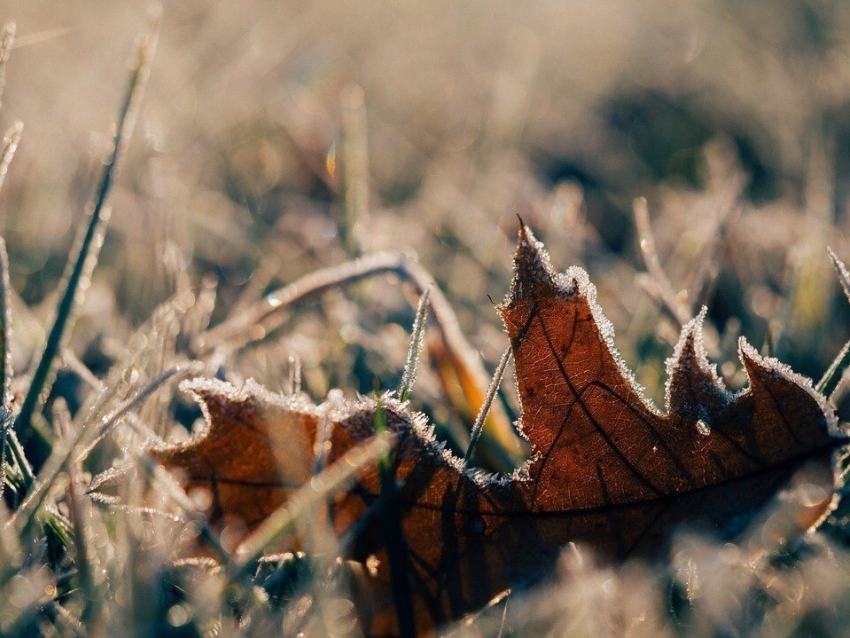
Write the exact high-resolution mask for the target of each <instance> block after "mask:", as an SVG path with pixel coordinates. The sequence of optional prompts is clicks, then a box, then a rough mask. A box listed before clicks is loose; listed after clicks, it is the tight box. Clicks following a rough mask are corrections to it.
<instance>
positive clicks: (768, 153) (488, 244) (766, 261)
mask: <svg viewBox="0 0 850 638" xmlns="http://www.w3.org/2000/svg"><path fill="white" fill-rule="evenodd" d="M0 9H2V10H0V17H3V18H11V19H14V20H15V21H16V22H17V26H18V31H17V39H16V44H15V49H14V51H13V52H12V56H11V59H10V63H9V65H8V74H7V75H8V77H7V85H6V91H5V95H4V104H3V109H2V111H0V125H2V126H3V127H5V126H7V125H9V124H11V122H12V121H13V120H15V119H21V120H23V121H24V123H25V131H24V135H23V140H22V143H21V146H20V149H19V151H18V154H17V156H16V158H15V161H14V163H13V165H12V168H11V170H10V174H9V179H8V182H7V185H6V187H5V188H4V190H3V192H2V194H0V228H2V231H3V234H4V236H5V237H6V240H7V243H8V245H9V251H10V255H11V272H12V284H13V287H14V288H15V289H16V290H18V291H20V295H21V297H22V299H23V301H24V302H25V303H26V304H27V305H29V306H30V311H31V313H32V314H31V317H28V315H27V314H24V313H23V312H17V313H15V317H16V324H15V326H16V332H15V334H16V340H17V341H21V344H18V345H17V347H16V349H15V356H16V358H17V359H18V360H17V361H16V363H17V368H18V369H23V368H26V367H27V366H28V364H29V362H30V360H31V358H32V357H33V356H34V353H35V354H37V351H38V347H39V345H38V344H39V343H40V342H41V340H43V332H42V328H41V326H43V325H44V324H45V323H46V322H47V320H48V319H49V316H50V312H51V310H52V308H53V306H54V305H55V292H54V291H55V288H56V284H57V282H58V280H59V278H60V276H61V273H62V268H63V265H64V262H65V258H66V255H67V253H68V250H69V246H70V245H71V242H72V238H73V235H74V232H75V231H76V228H77V227H78V225H79V223H80V221H81V220H82V211H83V208H84V204H85V202H86V200H87V199H88V197H89V195H90V193H91V189H92V187H93V184H94V181H95V179H96V175H97V171H98V165H99V163H100V161H101V160H100V158H101V157H102V156H103V151H104V149H105V148H108V146H109V143H110V139H109V135H108V134H109V130H110V128H109V127H110V126H111V124H112V122H113V118H114V113H115V105H116V104H117V103H118V102H119V99H120V94H121V91H122V90H123V87H124V78H125V77H126V74H127V69H128V64H129V57H130V49H131V47H130V43H131V42H132V41H133V38H134V36H135V34H136V32H137V31H138V29H139V26H140V25H141V24H143V23H144V21H145V16H146V12H147V7H146V6H145V5H144V4H139V3H136V2H110V3H103V2H98V1H95V0H75V1H73V2H63V3H56V2H48V1H45V0H4V1H3V2H2V4H0ZM849 27H850V5H846V4H844V3H838V2H826V1H818V0H807V1H800V0H797V1H790V0H788V1H767V0H764V1H753V2H748V3H737V2H728V1H722V0H697V1H695V2H689V3H677V4H671V3H664V2H625V1H618V0H615V1H612V2H606V3H604V4H600V3H597V4H591V3H585V2H578V1H570V2H566V1H563V0H561V1H557V2H556V1H540V2H535V3H513V2H507V1H501V0H499V1H495V2H492V1H491V2H483V1H479V0H464V1H462V2H457V1H455V2H448V1H444V0H429V1H428V2H409V1H406V0H386V1H383V2H373V1H371V0H366V1H361V2H346V1H343V2H340V1H338V0H336V1H328V0H315V1H313V2H309V3H298V2H274V1H266V0H243V1H241V2H238V3H236V2H218V3H203V2H185V1H184V2H166V3H164V21H163V27H162V32H161V37H160V45H159V52H158V54H157V57H156V60H155V62H154V66H153V69H152V76H151V83H150V87H149V90H148V94H147V97H146V99H145V103H144V105H143V109H142V112H141V115H140V125H139V127H138V133H137V135H136V138H135V139H134V140H133V142H132V145H131V149H130V154H129V157H128V162H127V166H126V167H125V170H124V172H123V175H122V178H121V180H120V182H119V184H118V186H117V189H116V192H115V197H114V200H113V209H114V214H113V218H112V223H111V230H110V233H109V235H108V236H107V239H106V245H105V246H104V251H103V255H102V257H101V262H100V265H99V267H98V270H97V271H96V274H95V277H94V281H93V282H92V290H91V291H89V294H88V296H87V299H86V303H85V307H84V308H83V310H82V320H81V321H79V322H78V323H77V325H76V329H75V334H74V337H73V342H72V343H71V344H70V345H71V347H72V349H74V350H75V351H76V352H82V353H85V354H84V356H83V358H84V361H85V362H86V363H87V364H88V365H89V366H90V367H91V368H92V369H93V370H94V371H95V372H101V371H105V370H106V368H107V366H108V364H109V363H110V362H111V361H113V360H115V359H117V358H119V357H120V351H121V348H122V347H123V346H124V345H125V343H126V339H127V335H129V334H130V332H131V330H132V328H133V327H135V326H138V325H139V324H140V323H141V322H142V321H143V320H145V319H146V318H147V317H148V316H149V315H150V313H151V312H152V310H153V309H154V308H155V307H156V305H157V304H158V303H159V302H161V301H162V300H163V299H165V298H166V297H168V296H169V295H170V294H172V292H173V290H174V287H175V285H176V281H177V280H178V279H180V278H181V277H182V278H185V277H187V276H188V277H189V279H190V280H191V281H192V282H193V283H194V285H198V284H199V283H200V282H201V280H202V278H204V277H206V281H207V284H208V285H210V286H211V285H213V284H212V281H213V279H212V278H215V280H216V281H217V285H218V297H217V304H216V310H215V313H214V316H213V321H214V322H215V321H218V320H221V319H223V318H224V317H226V316H228V315H229V314H230V313H231V311H232V309H233V308H234V307H235V306H239V304H240V303H242V304H244V303H245V302H246V300H248V299H252V298H255V297H256V296H257V295H258V294H259V293H260V292H263V291H267V290H270V289H272V288H273V287H276V286H278V285H281V284H284V283H288V282H291V281H293V280H296V279H297V278H298V277H299V276H301V275H304V274H307V273H309V272H312V271H314V270H316V269H317V268H320V267H325V266H331V265H335V264H339V263H342V262H344V261H346V260H347V259H349V258H351V257H354V256H357V255H358V254H361V253H364V252H365V253H369V252H374V251H377V250H383V249H394V250H400V251H403V252H406V253H408V254H410V255H412V256H415V257H416V258H418V260H419V261H420V262H421V263H422V264H423V265H424V266H425V267H426V268H427V269H429V270H430V271H431V272H432V273H433V274H434V276H435V277H436V279H437V281H438V283H439V285H440V287H441V288H442V289H443V290H445V291H446V293H447V295H448V297H449V299H450V301H451V302H452V304H453V305H454V307H455V308H456V310H457V312H458V314H459V316H460V320H461V325H462V328H463V330H464V332H465V333H466V334H467V336H468V337H469V339H470V340H471V342H472V343H473V345H474V346H475V347H476V348H477V349H480V351H481V352H482V355H483V357H484V359H485V361H486V362H487V366H488V369H492V368H493V367H494V366H495V364H496V361H497V360H498V357H499V353H500V352H501V351H502V349H503V348H504V346H505V339H504V337H503V336H502V334H501V326H500V323H499V320H498V317H497V314H496V313H495V312H494V311H493V310H492V308H491V305H490V302H489V301H488V299H487V295H490V296H491V297H493V298H494V299H497V300H498V299H500V298H501V296H502V295H503V294H504V293H505V292H506V291H507V288H508V285H509V278H510V254H511V251H512V248H513V244H514V237H515V231H516V228H517V221H516V215H517V214H520V215H522V216H523V218H524V219H525V220H526V222H527V223H529V225H530V226H531V227H532V228H534V229H535V231H536V232H537V233H538V236H540V237H541V239H543V240H544V241H545V242H546V244H547V246H548V248H549V249H550V251H551V252H552V254H553V258H554V261H555V263H556V264H557V265H558V267H559V268H565V267H567V266H568V265H571V264H581V265H584V266H585V267H586V268H588V270H589V272H590V275H591V279H592V280H593V281H594V282H595V283H596V284H597V285H598V287H599V288H600V300H601V303H602V306H603V308H604V310H605V312H606V313H607V314H608V316H609V318H610V319H611V320H612V322H613V323H614V326H615V328H616V329H617V334H618V341H617V343H618V346H619V348H620V349H621V351H622V352H623V354H624V356H625V358H626V360H627V361H628V363H629V364H630V366H631V367H632V368H633V369H636V371H637V376H638V379H639V381H641V382H642V383H643V384H644V385H645V386H646V387H647V390H648V392H649V394H650V395H652V396H653V397H654V398H655V399H656V401H661V400H663V383H664V366H663V362H664V359H665V358H666V357H667V356H669V354H670V352H671V343H672V342H674V341H675V338H676V335H677V333H678V326H677V325H676V321H674V320H672V319H671V318H670V316H669V315H670V312H666V313H665V312H664V308H663V307H662V305H660V304H659V303H657V302H656V299H655V298H656V297H657V296H658V295H655V296H653V295H652V294H650V293H651V292H652V290H651V287H652V286H651V282H649V283H647V281H646V280H643V284H642V283H641V281H642V280H641V279H640V277H639V276H638V274H639V273H640V272H641V271H642V270H643V265H642V263H641V259H640V252H639V246H638V240H637V236H636V232H635V225H634V220H633V217H632V212H631V208H632V200H633V199H634V198H636V197H639V196H646V197H647V198H648V202H649V211H650V216H651V223H652V225H653V228H654V232H655V235H656V237H655V241H656V243H657V246H658V253H659V256H660V258H661V262H662V263H663V266H664V269H665V271H666V273H667V276H668V277H669V279H670V280H671V282H672V289H673V292H674V293H676V298H677V300H678V302H680V304H681V308H685V309H686V310H687V311H688V312H695V311H696V310H697V309H698V305H699V303H702V302H705V303H706V304H707V305H708V307H709V322H710V323H711V325H712V326H713V327H714V330H709V340H710V343H709V346H710V353H711V354H712V356H713V357H714V358H715V360H717V361H719V362H723V361H726V362H731V363H727V364H726V365H724V366H721V372H722V374H723V376H724V377H725V378H726V380H727V381H728V382H729V383H730V384H731V385H733V386H738V385H740V384H741V383H742V381H743V379H742V378H741V373H740V371H739V370H738V368H739V366H738V365H737V363H738V362H737V358H736V356H735V344H736V338H735V337H737V335H739V334H742V335H744V336H746V337H747V338H748V339H749V340H750V341H751V342H752V343H753V344H755V345H756V347H761V346H762V345H763V344H770V345H769V346H766V348H767V349H768V350H769V351H770V352H774V353H776V354H777V356H779V357H780V358H781V359H782V360H783V361H785V362H787V363H790V364H791V365H792V366H793V367H794V368H795V369H796V370H798V371H800V372H802V373H804V374H807V375H809V376H811V377H813V378H815V379H817V378H819V377H820V375H821V374H822V373H823V371H824V370H825V369H826V368H827V366H828V365H829V363H830V361H831V360H832V359H833V357H834V356H835V355H836V354H837V352H838V351H839V349H840V347H841V345H842V344H843V343H844V342H845V341H846V340H847V338H848V336H850V330H848V319H850V310H849V309H848V308H847V303H846V301H845V300H844V298H843V296H842V295H841V294H840V290H839V287H838V285H837V282H836V279H835V276H834V273H833V271H832V268H831V266H830V262H829V259H828V257H827V255H826V245H827V244H828V245H831V246H832V247H833V249H834V250H835V251H836V252H837V254H838V255H839V256H840V257H842V258H843V259H845V260H846V259H847V258H850V244H848V242H847V238H846V229H847V227H848V223H850V220H848V202H850V199H849V198H850V180H848V179H847V175H848V167H850V153H848V151H847V148H846V147H847V141H848V140H850V117H848V113H850V111H848V108H847V107H848V104H850V28H849ZM699 280H706V281H709V282H713V283H710V284H709V285H707V286H705V287H704V290H703V292H701V293H700V294H699V295H697V294H696V293H697V292H698V291H695V290H694V288H696V287H698V286H696V284H695V282H697V281H699ZM647 288H650V290H647ZM244 295H247V296H244ZM695 296H698V298H695ZM240 298H241V299H242V301H241V302H240V301H239V300H240ZM681 308H680V310H681ZM412 317H413V309H412V308H411V306H410V304H409V303H408V302H407V301H406V300H405V298H404V296H403V294H401V292H400V286H399V285H398V282H394V281H392V280H387V279H386V278H385V279H384V280H381V281H375V282H370V283H367V284H361V285H360V286H359V287H358V288H357V289H356V290H355V291H354V292H353V293H351V294H342V293H330V294H328V295H326V300H325V302H324V303H323V304H313V306H311V307H308V308H304V309H302V310H301V311H300V312H299V313H298V314H296V315H295V316H294V317H293V318H292V319H291V320H290V321H289V323H288V325H287V326H286V328H285V329H284V330H283V331H280V332H279V333H278V334H277V335H275V336H274V338H273V339H268V340H266V342H264V344H263V346H262V347H254V348H250V349H247V350H245V351H243V352H241V353H240V354H239V355H238V357H237V358H235V359H234V360H233V361H232V362H231V365H232V367H233V374H234V375H236V376H237V377H238V376H241V377H243V378H244V377H249V376H253V377H256V378H258V380H260V381H261V382H263V383H265V384H267V385H268V386H270V387H271V388H272V389H280V388H282V387H283V386H284V385H285V383H286V381H285V380H286V378H287V374H288V373H287V361H288V359H289V357H290V356H291V355H295V356H297V357H298V358H300V360H301V361H302V364H303V370H304V384H305V388H306V389H307V390H308V391H309V392H310V393H311V394H312V395H313V396H314V398H316V399H320V398H321V397H323V396H324V394H325V393H326V392H327V390H328V389H329V388H331V387H341V388H344V389H346V390H348V391H351V390H358V391H361V392H369V391H371V390H372V389H373V388H374V385H375V378H376V377H378V378H379V379H380V380H381V384H382V385H384V386H385V387H393V386H394V384H395V383H396V382H397V379H398V377H399V376H400V374H401V370H402V366H403V361H404V356H405V353H406V348H407V339H408V334H409V327H410V323H411V321H412ZM426 368H427V366H426ZM508 392H509V393H510V391H509V390H508ZM417 395H418V396H417V399H418V401H419V402H420V404H421V406H422V407H424V408H425V409H426V411H428V412H429V413H430V414H431V415H432V416H433V417H434V419H435V420H436V421H437V422H438V423H440V424H446V425H450V424H451V422H452V421H457V420H458V419H459V418H461V417H458V415H457V414H456V411H454V410H452V409H451V406H448V405H446V402H445V400H444V399H443V398H442V397H443V393H442V391H441V390H440V388H439V384H438V382H437V380H436V378H435V377H434V375H433V374H429V373H425V374H424V375H423V377H422V379H420V386H419V387H418V392H417ZM70 398H71V399H73V397H70ZM508 401H509V404H511V398H510V397H508ZM512 405H513V407H514V408H515V406H516V404H515V400H514V401H513V403H512ZM467 418H468V415H467Z"/></svg>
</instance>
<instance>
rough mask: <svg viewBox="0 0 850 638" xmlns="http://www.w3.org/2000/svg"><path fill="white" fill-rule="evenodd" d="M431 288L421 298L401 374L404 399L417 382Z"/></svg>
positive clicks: (402, 396) (401, 393)
mask: <svg viewBox="0 0 850 638" xmlns="http://www.w3.org/2000/svg"><path fill="white" fill-rule="evenodd" d="M430 297H431V289H430V288H428V289H427V290H426V291H425V292H424V293H422V296H421V297H420V298H419V306H417V308H416V319H415V320H414V321H413V331H412V334H411V335H410V349H409V350H408V351H407V361H406V362H405V364H404V374H403V375H402V376H401V384H400V386H399V389H398V396H399V397H400V398H401V400H402V401H407V395H408V394H410V391H411V390H412V389H413V384H414V383H416V369H417V368H418V367H419V357H420V356H421V355H422V344H423V336H424V334H425V323H426V322H427V320H428V307H429V305H430V301H429V299H430Z"/></svg>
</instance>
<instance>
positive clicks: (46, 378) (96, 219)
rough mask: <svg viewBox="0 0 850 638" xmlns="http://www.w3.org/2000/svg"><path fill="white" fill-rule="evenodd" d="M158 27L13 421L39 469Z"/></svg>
mask: <svg viewBox="0 0 850 638" xmlns="http://www.w3.org/2000/svg"><path fill="white" fill-rule="evenodd" d="M157 26H158V25H154V27H153V28H152V29H151V30H150V31H149V32H148V34H147V35H146V36H145V37H144V39H143V40H142V42H141V43H140V45H139V51H138V58H137V63H136V65H135V68H134V70H133V73H132V75H131V77H130V84H129V87H128V90H127V93H126V96H125V98H124V103H123V105H122V108H121V113H120V116H119V119H118V127H117V129H116V133H115V138H114V148H113V150H112V155H111V157H110V159H109V161H108V162H107V163H106V165H105V166H104V169H103V174H102V176H101V180H100V184H99V186H98V188H97V191H96V193H95V197H94V200H93V201H94V204H93V205H92V207H91V214H90V216H89V220H88V224H87V225H86V227H85V232H84V233H83V234H82V236H81V238H80V239H79V240H78V244H77V249H76V251H75V253H74V256H73V258H72V259H71V260H70V261H69V264H70V271H69V272H68V274H67V276H66V278H65V289H64V291H63V293H62V297H61V299H60V301H59V305H58V306H57V309H56V319H55V321H54V322H53V326H52V327H51V329H50V333H49V335H48V337H47V343H46V344H45V346H44V352H43V353H42V355H41V358H40V359H39V361H38V365H37V367H36V369H35V372H34V373H33V379H32V384H31V385H30V387H29V390H28V391H27V394H26V397H25V398H24V402H23V404H22V406H21V411H20V413H19V414H18V417H17V419H16V420H15V431H16V432H17V433H18V435H19V436H20V437H21V439H22V440H23V443H24V446H25V451H26V452H27V454H28V455H30V461H31V462H32V463H33V464H34V465H35V467H36V469H37V468H38V467H39V466H40V465H41V463H43V462H44V460H46V458H47V456H48V454H49V450H48V449H47V448H48V446H47V445H46V442H45V441H43V440H41V439H40V437H37V436H33V434H34V430H33V427H32V418H33V414H34V413H35V411H36V409H38V406H39V404H40V402H41V400H42V398H43V396H44V395H45V394H46V392H47V391H49V388H50V372H51V369H52V367H53V363H54V361H55V359H56V355H57V354H58V353H59V350H60V348H61V345H62V339H63V336H64V334H65V330H66V328H67V326H68V323H69V321H70V320H71V317H72V315H73V311H74V308H75V306H76V305H77V302H78V301H79V298H80V297H81V296H82V295H81V293H82V290H83V288H84V287H82V286H81V284H82V283H83V282H85V281H86V280H87V279H88V278H89V277H90V276H91V272H92V270H93V269H94V266H95V264H96V263H97V258H98V254H99V252H100V245H101V243H102V242H101V241H100V239H101V237H102V234H103V231H104V227H105V223H106V220H107V219H108V216H109V215H108V200H109V193H110V191H111V189H112V184H113V182H114V181H115V177H116V174H117V171H118V168H119V165H120V163H121V159H122V157H123V155H124V153H125V151H126V148H127V144H128V142H129V139H130V137H131V135H132V132H133V127H134V126H135V121H136V114H137V112H138V106H139V103H140V101H141V99H142V94H143V93H144V87H145V84H146V81H147V78H148V75H149V70H150V60H151V57H152V55H153V52H154V48H155V42H156V33H157Z"/></svg>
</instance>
